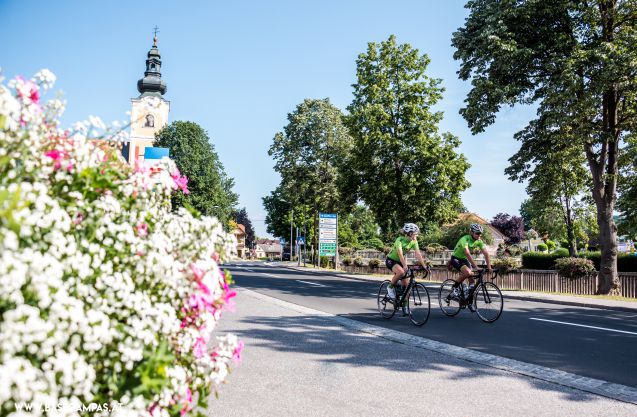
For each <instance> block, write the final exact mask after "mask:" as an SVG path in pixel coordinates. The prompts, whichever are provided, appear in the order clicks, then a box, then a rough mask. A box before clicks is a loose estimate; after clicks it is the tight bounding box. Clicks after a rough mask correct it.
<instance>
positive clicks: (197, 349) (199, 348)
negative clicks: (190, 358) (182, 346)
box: [192, 336, 206, 359]
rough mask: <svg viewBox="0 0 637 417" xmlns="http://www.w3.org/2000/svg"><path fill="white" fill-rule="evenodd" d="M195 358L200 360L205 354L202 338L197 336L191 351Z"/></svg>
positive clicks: (204, 342) (204, 343)
mask: <svg viewBox="0 0 637 417" xmlns="http://www.w3.org/2000/svg"><path fill="white" fill-rule="evenodd" d="M192 352H193V353H194V355H195V358H197V359H200V358H202V357H203V355H205V354H206V341H205V340H204V338H203V337H201V336H199V337H198V338H197V340H196V341H195V346H194V347H193V349H192Z"/></svg>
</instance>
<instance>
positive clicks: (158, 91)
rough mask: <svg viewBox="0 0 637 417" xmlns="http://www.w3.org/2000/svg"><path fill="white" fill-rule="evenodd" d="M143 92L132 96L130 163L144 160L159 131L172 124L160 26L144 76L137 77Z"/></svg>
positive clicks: (127, 151)
mask: <svg viewBox="0 0 637 417" xmlns="http://www.w3.org/2000/svg"><path fill="white" fill-rule="evenodd" d="M137 91H139V93H140V95H139V97H137V98H133V99H131V103H132V109H131V131H130V142H129V143H128V144H127V146H124V149H123V152H122V153H123V154H124V157H125V158H126V160H127V161H128V163H129V164H134V163H135V161H136V160H139V161H140V162H142V161H143V160H144V150H145V149H146V148H147V147H152V146H153V142H154V141H155V133H156V132H158V131H160V130H161V128H163V127H164V126H166V125H167V124H168V112H169V111H170V102H169V101H166V100H165V99H164V97H163V96H164V94H165V93H166V82H165V81H164V80H162V79H161V55H160V54H159V50H158V49H157V29H155V36H154V37H153V46H152V47H151V48H150V50H149V51H148V58H147V59H146V71H145V72H144V78H142V79H140V80H139V81H137Z"/></svg>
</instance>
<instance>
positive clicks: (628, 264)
mask: <svg viewBox="0 0 637 417" xmlns="http://www.w3.org/2000/svg"><path fill="white" fill-rule="evenodd" d="M580 256H581V257H584V258H586V259H590V260H591V261H593V265H595V269H597V270H598V271H599V267H600V263H601V260H602V254H601V252H581V253H580ZM617 270H618V271H619V272H637V256H635V255H631V254H629V253H619V254H617Z"/></svg>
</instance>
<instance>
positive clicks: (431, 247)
mask: <svg viewBox="0 0 637 417" xmlns="http://www.w3.org/2000/svg"><path fill="white" fill-rule="evenodd" d="M423 249H424V250H425V252H427V253H439V252H442V251H444V250H446V249H447V247H446V246H443V245H441V244H439V243H430V244H428V245H427V246H425V247H424V248H423Z"/></svg>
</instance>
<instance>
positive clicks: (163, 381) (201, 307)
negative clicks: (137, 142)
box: [0, 71, 242, 416]
mask: <svg viewBox="0 0 637 417" xmlns="http://www.w3.org/2000/svg"><path fill="white" fill-rule="evenodd" d="M53 79H54V76H53V74H51V73H50V72H49V71H42V72H41V73H39V74H36V80H37V82H34V81H31V80H24V79H16V80H15V84H14V87H15V90H16V95H15V96H13V95H12V93H11V90H9V89H8V88H5V87H4V86H2V85H0V155H2V157H0V213H1V215H0V317H1V318H0V341H2V346H1V347H0V350H1V351H2V355H1V358H0V374H1V375H2V376H1V377H0V379H1V380H2V386H3V387H5V388H3V389H1V390H0V415H2V416H6V415H10V414H16V413H15V405H16V403H17V402H27V403H30V402H33V403H34V404H33V405H34V407H35V409H36V410H37V409H38V408H39V406H38V405H37V404H38V403H40V404H42V402H44V404H68V405H69V408H70V405H71V404H87V405H88V404H90V403H95V404H100V407H101V404H107V406H105V407H104V408H109V407H113V404H114V403H115V404H118V407H117V409H118V410H117V412H116V413H115V414H118V415H150V414H151V411H150V410H154V411H152V414H154V415H161V416H181V415H184V414H186V413H188V412H189V411H190V410H191V409H192V408H193V407H195V406H196V403H193V399H194V400H197V399H198V400H199V401H201V402H202V403H204V404H205V403H206V402H207V399H208V394H209V393H210V391H211V390H216V387H217V386H218V384H221V383H222V382H224V380H225V378H226V375H227V374H228V368H229V366H230V364H231V363H232V361H233V360H238V358H239V355H240V352H241V347H242V345H241V343H240V342H239V341H238V340H237V338H236V336H234V335H231V334H227V335H225V336H222V337H219V338H218V340H216V341H215V340H214V339H213V338H212V336H213V335H214V334H213V331H214V328H215V326H216V325H217V323H218V320H219V318H220V316H221V315H222V313H223V311H224V310H225V308H226V307H228V305H231V304H232V302H231V299H232V297H233V296H234V295H235V293H234V291H232V290H230V289H229V287H228V285H229V284H230V283H231V280H230V276H229V275H227V274H224V273H222V272H221V270H220V268H219V264H218V262H220V261H223V260H225V259H227V258H228V257H229V255H230V254H231V252H232V251H233V250H234V249H235V248H236V240H234V238H233V237H232V236H231V235H228V234H226V233H224V232H223V229H222V227H223V225H222V224H220V222H218V221H217V219H215V218H212V217H206V216H199V215H198V213H196V212H195V211H194V210H192V211H190V210H187V209H185V208H184V207H182V208H180V209H179V210H177V211H172V210H171V197H172V196H174V195H175V194H176V193H187V192H188V189H187V181H188V180H187V178H186V177H184V176H182V175H181V174H180V173H179V171H178V170H177V167H176V166H175V164H174V163H173V162H171V161H164V162H162V163H161V165H158V168H159V170H158V171H157V172H151V171H149V170H148V169H147V168H146V167H145V166H143V165H138V166H136V167H135V168H133V167H131V166H129V165H128V164H125V163H123V162H122V161H121V160H120V157H119V155H118V153H119V149H118V148H117V146H115V145H114V143H113V142H112V141H111V142H109V141H107V140H103V141H102V140H93V139H105V138H106V137H107V136H111V138H112V134H113V132H112V131H111V132H109V131H108V130H106V129H105V127H104V125H103V123H102V122H101V120H99V119H98V118H93V117H92V118H91V119H92V120H91V122H86V124H84V123H79V124H78V125H76V127H75V129H76V130H74V131H72V132H68V131H62V130H61V129H59V128H58V126H59V120H58V119H59V115H60V113H61V110H63V103H62V102H60V101H59V100H53V101H51V102H49V103H41V102H40V98H39V94H40V93H41V92H42V90H43V89H44V86H45V85H48V84H50V83H52V80H53ZM149 104H150V103H149ZM77 126H79V127H77ZM89 127H90V128H89ZM94 129H97V130H98V132H100V133H98V134H95V133H94ZM101 132H104V133H103V134H102V133H101ZM114 134H115V135H119V134H120V133H117V132H115V133H114ZM89 135H90V137H89ZM9 156H10V157H9ZM44 404H43V405H44ZM64 411H68V410H67V409H66V407H65V410H64ZM17 414H19V413H17ZM25 414H26V413H25ZM37 414H40V413H39V412H38V413H37ZM54 414H55V413H54ZM65 414H66V413H65ZM72 414H76V415H77V414H79V412H78V413H72Z"/></svg>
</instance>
